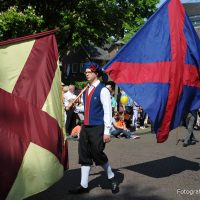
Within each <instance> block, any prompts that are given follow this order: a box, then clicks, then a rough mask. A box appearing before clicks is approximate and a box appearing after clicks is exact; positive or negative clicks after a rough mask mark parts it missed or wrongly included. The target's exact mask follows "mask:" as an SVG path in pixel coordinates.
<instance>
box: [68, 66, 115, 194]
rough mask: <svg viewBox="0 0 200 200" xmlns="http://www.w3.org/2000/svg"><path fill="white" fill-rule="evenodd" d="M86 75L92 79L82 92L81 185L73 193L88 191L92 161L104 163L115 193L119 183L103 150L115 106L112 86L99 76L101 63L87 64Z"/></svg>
mask: <svg viewBox="0 0 200 200" xmlns="http://www.w3.org/2000/svg"><path fill="white" fill-rule="evenodd" d="M84 68H85V76H86V79H87V81H88V82H89V87H88V89H87V90H86V91H85V92H84V93H83V100H84V124H83V126H82V128H81V133H80V138H79V148H78V153H79V164H81V181H80V185H78V186H77V187H75V188H72V189H70V190H69V193H71V194H80V193H87V192H89V187H88V179H89V173H90V168H91V165H93V162H94V163H95V164H96V165H100V166H102V167H103V169H104V170H105V172H106V173H107V177H108V180H109V182H110V186H111V190H112V192H113V193H116V192H118V184H117V180H116V177H115V174H114V173H113V170H112V168H111V165H110V163H109V161H108V157H107V155H106V154H105V153H104V148H105V144H106V143H108V142H110V140H111V137H110V128H111V123H112V107H111V97H110V92H109V90H108V89H107V88H106V87H105V85H104V84H103V83H101V82H100V80H99V77H100V76H101V75H102V73H103V72H102V70H101V67H100V66H99V65H98V64H96V63H94V62H87V63H85V64H84Z"/></svg>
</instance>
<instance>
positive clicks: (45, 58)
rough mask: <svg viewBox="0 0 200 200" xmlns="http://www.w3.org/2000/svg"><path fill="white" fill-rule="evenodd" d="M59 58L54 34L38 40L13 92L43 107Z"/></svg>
mask: <svg viewBox="0 0 200 200" xmlns="http://www.w3.org/2000/svg"><path fill="white" fill-rule="evenodd" d="M38 58H40V59H38ZM57 60H58V51H57V47H56V41H55V36H54V35H50V36H48V37H44V38H40V39H38V40H36V41H35V44H34V46H33V48H32V50H31V53H30V55H29V57H28V60H27V61H26V63H25V66H24V68H23V70H22V72H21V74H20V77H19V79H18V80H17V83H16V85H15V87H14V89H13V94H14V95H16V96H18V97H20V98H23V99H26V101H28V102H29V103H31V104H33V105H35V106H37V107H38V108H42V106H43V104H44V102H45V100H46V98H47V95H48V93H49V90H50V88H51V84H52V80H53V78H54V75H55V70H56V68H57Z"/></svg>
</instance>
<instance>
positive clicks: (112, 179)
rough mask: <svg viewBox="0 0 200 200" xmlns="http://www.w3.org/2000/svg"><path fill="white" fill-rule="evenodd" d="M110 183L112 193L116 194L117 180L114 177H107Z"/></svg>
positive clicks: (117, 190)
mask: <svg viewBox="0 0 200 200" xmlns="http://www.w3.org/2000/svg"><path fill="white" fill-rule="evenodd" d="M109 180H110V183H111V190H112V193H113V194H116V193H118V192H119V187H118V183H117V180H116V179H115V177H113V178H111V179H109Z"/></svg>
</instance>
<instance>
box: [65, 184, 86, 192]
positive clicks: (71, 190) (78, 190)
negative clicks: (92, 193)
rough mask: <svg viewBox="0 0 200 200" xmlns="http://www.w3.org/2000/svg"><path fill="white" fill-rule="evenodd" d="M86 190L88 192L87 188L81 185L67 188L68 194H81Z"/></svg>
mask: <svg viewBox="0 0 200 200" xmlns="http://www.w3.org/2000/svg"><path fill="white" fill-rule="evenodd" d="M88 192H89V189H88V188H84V187H82V186H81V185H79V186H77V187H75V188H73V189H70V190H69V193H70V194H83V193H88Z"/></svg>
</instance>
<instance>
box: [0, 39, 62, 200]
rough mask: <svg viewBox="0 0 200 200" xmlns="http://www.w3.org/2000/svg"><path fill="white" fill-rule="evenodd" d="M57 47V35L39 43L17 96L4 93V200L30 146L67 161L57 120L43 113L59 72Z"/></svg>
mask: <svg viewBox="0 0 200 200" xmlns="http://www.w3.org/2000/svg"><path fill="white" fill-rule="evenodd" d="M54 45H56V41H55V37H54V36H53V35H51V36H48V37H45V38H40V39H38V40H37V41H36V42H35V44H34V46H33V49H32V51H31V53H30V55H29V57H28V60H27V62H26V64H25V66H24V68H23V70H22V72H21V74H20V77H19V79H18V81H17V83H16V85H15V87H14V89H13V94H10V93H8V92H6V91H4V90H2V89H0V97H1V98H0V105H4V106H1V107H0V113H1V115H0V132H1V137H0V138H1V139H0V144H1V150H2V151H3V152H2V153H1V155H2V157H1V158H0V162H1V172H0V177H3V179H4V183H3V182H0V183H1V185H0V188H1V189H2V191H1V194H0V199H5V198H6V196H7V194H8V192H9V190H10V188H11V186H12V184H13V182H14V180H15V178H16V175H17V172H18V170H19V167H20V165H21V162H22V159H23V157H24V154H25V152H26V150H27V147H28V146H29V144H30V142H32V143H35V144H37V145H39V146H41V147H43V148H45V149H47V150H49V151H50V152H52V153H53V154H54V155H55V156H57V158H58V159H59V160H60V162H61V163H62V162H63V161H64V159H63V157H62V156H63V154H62V152H63V135H62V130H61V129H60V127H59V125H58V122H57V121H56V119H54V118H52V117H51V116H49V115H48V113H46V112H43V111H42V110H41V108H42V106H43V104H44V102H45V100H46V98H47V95H48V93H49V91H50V88H51V85H52V81H53V78H54V75H55V70H56V68H57V57H58V52H57V46H56V47H55V46H54ZM54 47H55V48H54ZM40 58H42V59H40ZM2 183H3V184H2Z"/></svg>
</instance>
